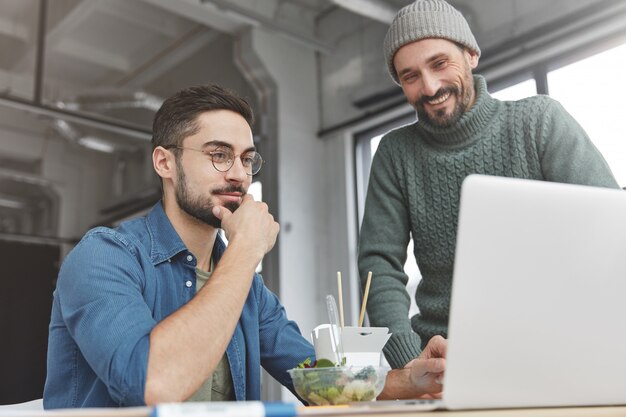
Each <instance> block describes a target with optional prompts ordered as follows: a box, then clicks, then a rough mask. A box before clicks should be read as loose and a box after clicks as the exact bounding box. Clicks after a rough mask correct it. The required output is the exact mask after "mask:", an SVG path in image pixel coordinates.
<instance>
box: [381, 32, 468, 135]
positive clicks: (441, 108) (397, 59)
mask: <svg viewBox="0 0 626 417" xmlns="http://www.w3.org/2000/svg"><path fill="white" fill-rule="evenodd" d="M393 64H394V67H395V70H396V73H397V74H398V78H399V79H400V85H401V86H402V90H403V91H404V95H405V96H406V98H407V100H408V101H409V103H410V104H411V105H412V106H413V107H414V108H415V110H416V111H417V114H418V117H419V119H420V120H424V121H427V122H429V123H430V124H432V125H434V126H438V127H448V126H451V125H452V124H454V123H455V122H456V121H457V120H459V118H460V117H461V116H462V115H463V113H465V112H466V111H468V110H469V109H470V108H471V107H472V105H473V104H474V100H475V92H474V81H473V78H472V69H474V68H476V66H477V65H478V55H477V54H476V53H475V52H473V51H470V50H468V49H462V48H460V47H459V46H458V45H456V44H455V43H453V42H450V41H448V40H445V39H438V38H432V39H422V40H419V41H417V42H412V43H409V44H407V45H404V46H403V47H402V48H400V49H398V52H396V55H395V56H394V60H393Z"/></svg>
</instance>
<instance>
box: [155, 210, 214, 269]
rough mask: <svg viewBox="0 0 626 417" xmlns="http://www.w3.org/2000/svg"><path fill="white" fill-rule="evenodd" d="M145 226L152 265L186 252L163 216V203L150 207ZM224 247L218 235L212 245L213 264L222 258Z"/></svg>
mask: <svg viewBox="0 0 626 417" xmlns="http://www.w3.org/2000/svg"><path fill="white" fill-rule="evenodd" d="M146 224H147V228H148V233H149V234H150V240H151V242H152V248H151V249H150V260H151V261H152V264H153V265H157V264H160V263H162V262H166V261H167V260H169V259H171V258H172V257H174V256H176V255H178V254H179V253H181V252H183V251H186V250H187V246H185V243H184V242H183V241H182V240H181V238H180V236H179V235H178V232H176V229H174V226H173V225H172V222H170V219H169V218H168V217H167V214H165V210H164V209H163V202H162V201H159V202H158V203H156V204H155V205H154V207H152V209H151V210H150V212H149V213H148V215H147V216H146ZM225 249H226V245H225V244H224V242H223V241H222V239H221V238H220V236H219V234H218V235H217V237H216V239H215V243H214V245H213V254H212V258H213V262H214V263H215V264H217V261H218V260H219V258H221V257H222V254H223V253H224V250H225Z"/></svg>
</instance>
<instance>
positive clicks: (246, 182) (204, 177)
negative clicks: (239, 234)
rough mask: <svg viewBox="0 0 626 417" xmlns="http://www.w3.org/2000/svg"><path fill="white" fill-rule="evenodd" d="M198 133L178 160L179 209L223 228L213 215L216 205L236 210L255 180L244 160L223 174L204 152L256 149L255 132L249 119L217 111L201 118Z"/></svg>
mask: <svg viewBox="0 0 626 417" xmlns="http://www.w3.org/2000/svg"><path fill="white" fill-rule="evenodd" d="M196 122H197V124H198V130H197V132H196V133H194V134H193V135H191V136H188V137H186V138H185V139H184V140H183V143H182V147H184V148H188V149H178V150H174V152H177V153H178V156H177V158H176V169H177V171H176V175H175V180H174V181H173V187H174V196H175V199H176V203H177V205H178V206H179V208H180V209H181V210H182V211H183V212H184V213H186V214H187V215H188V216H190V217H192V218H194V219H196V220H198V221H201V222H203V223H206V224H208V225H210V226H212V227H216V228H218V227H220V226H221V224H220V220H219V219H218V218H216V217H215V216H214V215H213V213H212V208H213V207H214V206H224V207H226V208H228V209H229V210H230V211H234V210H236V209H237V208H238V207H239V205H240V204H241V199H242V197H243V195H244V194H246V192H247V191H248V187H249V186H250V183H251V181H252V177H251V176H249V175H248V174H247V170H246V168H244V166H243V164H242V162H241V159H240V158H239V157H236V158H235V160H234V163H233V166H232V167H231V168H230V169H229V170H228V171H225V172H220V171H218V170H217V169H215V167H214V166H213V163H212V162H211V158H210V157H209V156H208V155H207V154H206V153H203V152H200V151H201V150H203V151H205V152H206V151H213V150H215V149H217V148H218V147H220V148H222V149H223V148H230V149H231V150H232V151H233V152H234V153H235V155H240V154H242V153H245V152H247V151H251V150H254V144H253V140H252V131H251V129H250V126H249V125H248V123H247V122H246V120H245V119H244V118H243V117H242V116H241V115H239V114H237V113H235V112H233V111H230V110H214V111H209V112H205V113H202V114H201V115H200V116H198V118H197V121H196Z"/></svg>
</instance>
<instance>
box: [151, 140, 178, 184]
mask: <svg viewBox="0 0 626 417" xmlns="http://www.w3.org/2000/svg"><path fill="white" fill-rule="evenodd" d="M152 166H153V167H154V170H155V171H156V173H157V174H158V175H159V177H161V178H173V177H174V176H175V175H176V161H175V157H174V154H173V153H172V152H170V151H168V150H167V149H165V148H164V147H162V146H157V147H156V148H154V150H153V151H152Z"/></svg>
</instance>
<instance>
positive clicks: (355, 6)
mask: <svg viewBox="0 0 626 417" xmlns="http://www.w3.org/2000/svg"><path fill="white" fill-rule="evenodd" d="M330 1H331V2H332V3H334V4H336V5H337V6H339V7H343V8H344V9H346V10H350V11H351V12H352V13H356V14H359V15H361V16H365V17H367V18H369V19H372V20H375V21H377V22H381V23H385V24H387V25H388V24H390V23H391V22H392V20H393V18H394V16H395V15H396V12H397V11H398V10H397V9H396V8H394V7H392V6H390V5H389V4H387V3H386V2H384V1H381V0H330Z"/></svg>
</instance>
